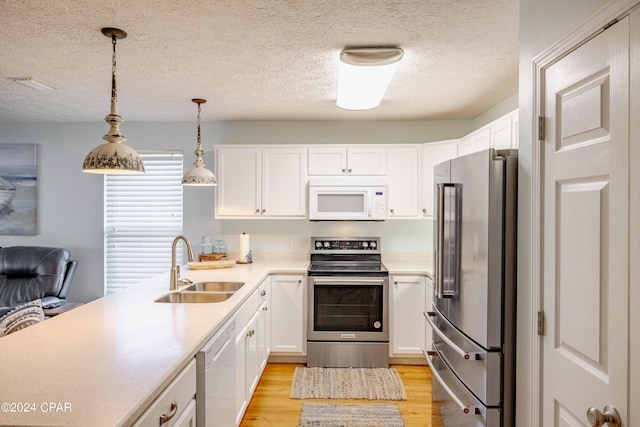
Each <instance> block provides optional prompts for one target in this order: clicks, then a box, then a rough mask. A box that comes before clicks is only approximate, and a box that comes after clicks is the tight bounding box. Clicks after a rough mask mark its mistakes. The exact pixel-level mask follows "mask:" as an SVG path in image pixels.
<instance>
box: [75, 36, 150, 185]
mask: <svg viewBox="0 0 640 427" xmlns="http://www.w3.org/2000/svg"><path fill="white" fill-rule="evenodd" d="M102 34H104V35H105V36H107V37H109V38H110V39H111V45H112V46H113V54H112V56H111V58H112V62H111V64H112V65H111V111H110V113H109V114H108V115H107V116H106V117H105V118H104V121H105V122H107V123H108V124H109V126H111V128H110V129H109V131H108V132H107V134H106V135H105V136H103V137H102V139H104V140H105V141H107V142H106V143H104V144H101V145H98V146H97V147H96V148H94V149H93V150H91V152H90V153H89V154H87V157H85V159H84V162H83V164H82V171H83V172H89V173H101V174H136V173H144V165H143V164H142V159H140V156H139V155H138V153H136V151H135V150H134V149H133V148H130V147H127V146H126V145H124V144H123V142H124V141H126V140H127V139H126V138H125V137H124V136H123V135H122V134H121V133H120V128H119V126H120V123H122V122H123V120H122V117H121V116H120V115H119V114H118V95H117V91H116V40H117V39H123V38H125V37H127V33H125V32H124V31H122V30H119V29H117V28H103V29H102Z"/></svg>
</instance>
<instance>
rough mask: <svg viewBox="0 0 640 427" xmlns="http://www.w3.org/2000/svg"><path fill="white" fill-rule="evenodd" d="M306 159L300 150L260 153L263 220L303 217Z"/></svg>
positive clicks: (304, 153) (303, 152) (276, 149)
mask: <svg viewBox="0 0 640 427" xmlns="http://www.w3.org/2000/svg"><path fill="white" fill-rule="evenodd" d="M306 155H307V152H306V149H304V148H302V147H294V148H280V147H278V148H265V149H263V150H262V203H261V206H262V210H261V214H262V215H263V216H301V217H304V216H306V214H307V193H306V190H307V185H306V176H307V158H306Z"/></svg>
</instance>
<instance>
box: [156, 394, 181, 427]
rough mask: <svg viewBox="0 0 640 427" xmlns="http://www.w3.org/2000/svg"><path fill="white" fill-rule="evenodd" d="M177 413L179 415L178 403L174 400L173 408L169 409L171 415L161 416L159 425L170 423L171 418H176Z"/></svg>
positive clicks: (172, 402)
mask: <svg viewBox="0 0 640 427" xmlns="http://www.w3.org/2000/svg"><path fill="white" fill-rule="evenodd" d="M177 413H178V402H176V401H175V400H173V401H171V406H170V407H169V413H168V414H162V415H160V424H159V425H162V424H166V423H168V422H169V420H171V418H173V417H175V416H176V414H177Z"/></svg>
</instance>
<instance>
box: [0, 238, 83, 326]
mask: <svg viewBox="0 0 640 427" xmlns="http://www.w3.org/2000/svg"><path fill="white" fill-rule="evenodd" d="M70 258H71V253H70V252H69V251H68V250H67V249H64V248H51V247H44V246H11V247H6V248H0V314H1V312H2V308H3V307H5V308H6V307H13V306H16V305H19V304H23V303H25V302H28V301H33V300H36V299H40V300H41V301H42V307H43V308H44V309H47V308H54V307H58V306H60V305H62V304H63V303H65V302H66V297H67V292H68V291H69V288H70V287H71V283H72V282H73V277H74V276H75V273H76V269H77V267H78V261H76V260H72V259H70Z"/></svg>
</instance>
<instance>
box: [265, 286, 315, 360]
mask: <svg viewBox="0 0 640 427" xmlns="http://www.w3.org/2000/svg"><path fill="white" fill-rule="evenodd" d="M305 288H306V286H305V280H304V276H303V275H274V276H271V307H272V310H271V352H272V353H286V354H289V355H291V354H295V355H304V354H306V345H305V344H306V342H305V338H306V334H305V325H306V314H305V310H304V307H305V296H306V292H305Z"/></svg>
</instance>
